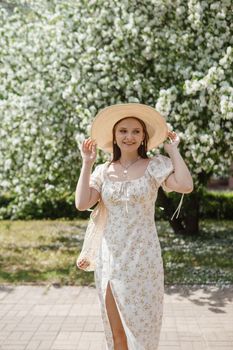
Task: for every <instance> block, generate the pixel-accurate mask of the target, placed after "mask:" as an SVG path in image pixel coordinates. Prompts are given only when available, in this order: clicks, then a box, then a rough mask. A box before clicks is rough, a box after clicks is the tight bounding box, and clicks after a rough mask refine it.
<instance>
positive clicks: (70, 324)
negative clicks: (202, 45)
mask: <svg viewBox="0 0 233 350" xmlns="http://www.w3.org/2000/svg"><path fill="white" fill-rule="evenodd" d="M0 349H1V350H105V340H104V334H103V328H102V320H101V316H100V308H99V302H98V297H97V293H96V290H95V288H91V287H61V288H60V287H54V286H50V287H49V286H47V287H46V286H17V287H14V286H0ZM227 349H228V350H230V349H231V350H232V349H233V286H228V287H224V288H217V287H204V288H201V287H188V286H183V287H181V286H180V287H166V291H165V304H164V317H163V326H162V331H161V338H160V346H159V350H227Z"/></svg>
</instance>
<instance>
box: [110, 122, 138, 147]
mask: <svg viewBox="0 0 233 350" xmlns="http://www.w3.org/2000/svg"><path fill="white" fill-rule="evenodd" d="M143 139H144V132H143V128H142V125H141V124H140V122H139V121H138V120H137V119H134V118H131V117H130V118H127V119H124V120H122V121H120V122H119V123H118V124H117V126H116V130H115V140H116V143H117V145H118V147H119V148H120V149H121V151H125V152H135V151H137V149H138V148H139V147H140V145H141V142H142V141H143Z"/></svg>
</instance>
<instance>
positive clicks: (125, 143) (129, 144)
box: [123, 142, 135, 146]
mask: <svg viewBox="0 0 233 350" xmlns="http://www.w3.org/2000/svg"><path fill="white" fill-rule="evenodd" d="M123 143H124V145H128V146H131V145H135V142H133V143H127V142H123Z"/></svg>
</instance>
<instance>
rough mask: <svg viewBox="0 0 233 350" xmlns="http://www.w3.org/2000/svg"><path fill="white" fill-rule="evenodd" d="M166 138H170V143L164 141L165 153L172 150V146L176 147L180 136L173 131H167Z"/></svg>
mask: <svg viewBox="0 0 233 350" xmlns="http://www.w3.org/2000/svg"><path fill="white" fill-rule="evenodd" d="M167 138H168V139H169V140H170V143H168V142H165V143H164V149H165V151H166V152H167V153H169V152H170V151H172V150H173V149H174V148H177V147H178V145H179V143H180V138H179V136H178V135H177V133H175V131H168V134H167Z"/></svg>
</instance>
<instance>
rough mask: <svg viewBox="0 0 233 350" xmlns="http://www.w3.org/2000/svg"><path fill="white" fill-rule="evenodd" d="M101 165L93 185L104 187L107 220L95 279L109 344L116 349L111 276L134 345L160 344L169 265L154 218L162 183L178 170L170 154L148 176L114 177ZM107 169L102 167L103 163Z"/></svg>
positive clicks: (154, 162) (150, 349)
mask: <svg viewBox="0 0 233 350" xmlns="http://www.w3.org/2000/svg"><path fill="white" fill-rule="evenodd" d="M103 166H104V164H101V165H98V166H97V167H96V168H95V170H94V172H93V173H92V175H91V178H90V186H91V187H93V188H95V189H96V190H97V191H99V192H100V193H101V197H102V200H103V203H104V205H105V207H106V209H107V220H106V225H105V227H104V232H103V236H102V240H101V244H100V249H99V255H98V259H97V263H96V269H95V273H94V276H95V284H96V289H97V292H98V296H99V301H100V307H101V315H102V320H103V325H104V332H105V336H106V349H108V350H114V346H113V337H112V331H111V327H110V323H109V319H108V315H107V310H106V305H105V295H106V289H107V284H108V281H109V284H110V287H111V290H112V294H113V296H114V299H115V302H116V305H117V308H118V311H119V315H120V317H121V321H122V324H123V327H124V330H125V334H126V336H127V343H128V349H129V350H156V349H157V347H158V343H159V336H160V330H161V325H162V315H163V296H164V270H163V261H162V257H161V247H160V243H159V239H158V235H157V230H156V226H155V221H154V204H155V201H156V198H157V193H158V188H159V186H162V187H163V189H164V190H165V191H167V192H169V191H170V190H169V189H168V188H167V187H166V186H165V183H164V181H165V180H166V178H167V177H168V176H169V175H170V174H171V173H172V172H173V170H174V168H173V165H172V162H171V160H170V158H168V157H166V156H162V155H157V156H154V157H153V158H151V159H150V161H149V163H148V165H147V168H146V171H145V173H144V175H143V176H141V177H140V178H137V179H134V180H127V181H115V180H114V181H113V180H112V179H110V178H109V176H108V174H107V172H106V171H105V172H104V176H103V177H101V176H100V174H101V168H102V167H103ZM102 169H103V168H102Z"/></svg>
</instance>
